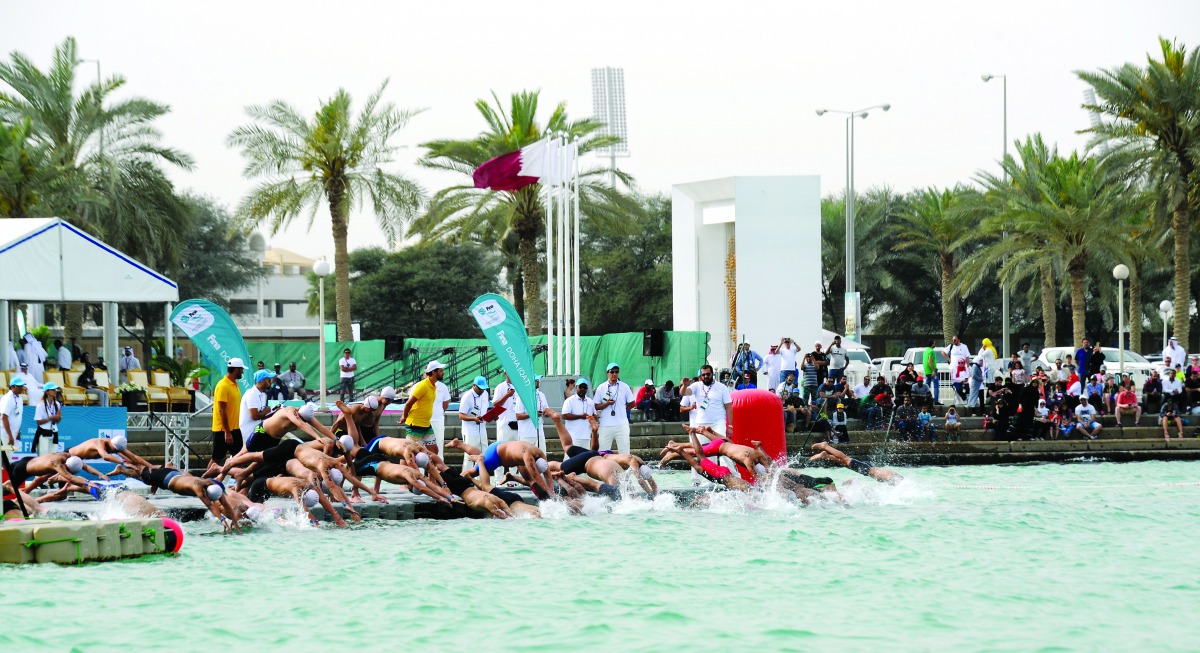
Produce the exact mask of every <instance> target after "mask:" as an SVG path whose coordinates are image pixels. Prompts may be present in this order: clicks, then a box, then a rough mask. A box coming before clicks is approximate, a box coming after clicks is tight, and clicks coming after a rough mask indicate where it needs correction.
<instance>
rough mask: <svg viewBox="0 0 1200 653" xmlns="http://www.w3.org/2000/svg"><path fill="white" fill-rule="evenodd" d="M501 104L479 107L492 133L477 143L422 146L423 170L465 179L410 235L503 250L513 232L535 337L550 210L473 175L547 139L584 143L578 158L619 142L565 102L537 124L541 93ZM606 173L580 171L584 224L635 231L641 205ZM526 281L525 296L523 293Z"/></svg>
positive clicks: (521, 302) (533, 193)
mask: <svg viewBox="0 0 1200 653" xmlns="http://www.w3.org/2000/svg"><path fill="white" fill-rule="evenodd" d="M492 97H493V99H494V100H495V105H494V106H493V105H491V104H488V102H487V101H486V100H482V99H481V100H478V101H476V103H475V108H476V109H478V111H479V113H480V114H481V115H482V116H483V119H484V122H485V123H486V124H487V130H486V131H484V132H482V133H480V134H479V135H478V136H476V137H475V138H473V139H471V140H436V141H430V142H428V143H424V144H422V147H424V148H425V149H426V153H425V155H424V156H423V157H422V158H421V160H420V165H422V166H425V167H427V168H432V169H435V170H446V171H449V172H455V173H458V174H460V175H464V176H465V177H466V179H464V180H463V183H462V184H459V185H454V186H450V187H448V188H445V189H443V190H441V191H439V192H438V193H436V194H435V195H434V196H433V197H432V198H431V199H430V201H429V205H428V208H427V210H426V212H425V214H424V215H422V216H421V217H420V218H418V219H417V220H416V221H414V222H413V224H412V226H411V227H410V229H409V233H410V234H411V235H419V236H421V238H423V239H443V240H452V241H456V242H468V241H470V240H471V239H472V238H479V239H480V240H481V241H483V242H486V243H487V244H489V245H492V246H497V247H501V246H503V244H504V243H505V241H506V240H507V236H508V234H509V233H512V234H515V235H516V238H517V244H518V251H519V256H520V264H521V265H520V275H519V276H518V275H513V274H509V275H508V276H509V283H510V284H512V285H513V290H514V300H515V304H516V306H515V307H516V309H517V310H518V312H520V313H521V314H522V315H523V316H524V318H525V324H526V326H527V327H528V328H529V329H530V331H531V332H535V333H537V332H542V331H544V325H543V324H542V320H541V317H540V316H542V315H544V314H545V313H546V305H545V303H544V302H543V300H542V296H541V292H542V286H541V282H542V276H541V267H542V265H544V263H542V264H539V263H538V238H539V237H542V236H544V235H545V207H544V206H543V202H542V197H541V195H540V193H539V190H540V188H541V186H540V185H539V184H534V185H532V186H526V187H524V188H521V189H520V190H516V191H503V192H497V191H491V190H487V189H479V188H475V185H474V181H473V180H472V179H471V175H472V173H474V171H475V169H476V168H478V167H479V166H480V165H483V163H485V162H486V161H488V160H489V159H492V158H494V157H496V156H499V155H501V154H507V153H509V152H513V151H516V150H518V149H520V148H522V147H524V146H526V145H529V144H531V143H534V142H537V141H538V140H540V139H541V138H542V136H543V135H544V134H547V133H561V134H566V135H567V136H568V137H570V138H572V139H576V140H578V142H579V153H580V154H581V155H582V154H586V153H588V152H591V151H594V150H603V149H606V148H608V147H610V146H612V145H614V144H616V143H618V142H619V139H618V138H616V137H613V136H606V135H603V134H602V133H600V132H601V128H602V127H603V124H602V123H600V122H599V121H597V120H595V119H592V118H587V119H583V120H576V121H571V120H569V119H568V118H567V110H566V104H565V103H560V104H559V105H558V106H556V107H555V108H554V111H552V112H551V114H550V117H549V118H548V119H547V120H546V122H545V123H544V126H543V124H542V123H541V122H539V121H538V119H537V108H538V92H537V91H524V92H521V93H515V94H513V96H512V97H511V99H510V102H509V105H508V106H507V107H505V106H504V104H503V103H502V102H501V101H500V98H499V97H496V96H495V94H493V95H492ZM610 173H612V171H610V170H609V169H608V168H603V167H593V168H589V169H586V170H582V171H581V172H580V188H579V198H580V211H581V217H583V218H584V220H585V221H588V220H607V221H609V222H610V223H613V224H614V225H615V224H629V222H630V221H631V219H636V218H639V217H640V213H639V212H640V210H641V207H640V205H639V204H638V202H637V201H636V199H635V198H633V197H631V196H629V195H627V194H625V193H623V192H621V191H619V190H618V189H616V188H612V187H611V186H610V185H609V175H610ZM612 174H615V175H616V177H617V178H618V179H619V180H620V181H621V182H622V183H623V184H625V185H626V186H629V185H631V184H632V178H631V177H629V175H627V174H625V173H623V172H621V171H615V173H612ZM518 282H520V284H521V291H522V292H520V293H518V292H517V284H518Z"/></svg>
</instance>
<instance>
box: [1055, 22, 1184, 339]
mask: <svg viewBox="0 0 1200 653" xmlns="http://www.w3.org/2000/svg"><path fill="white" fill-rule="evenodd" d="M1159 46H1160V48H1161V49H1162V59H1161V60H1156V59H1153V58H1151V57H1147V61H1146V66H1145V67H1144V68H1143V67H1140V66H1136V65H1134V64H1132V63H1128V64H1125V65H1124V66H1121V67H1119V68H1113V69H1110V70H1100V71H1098V72H1085V71H1077V72H1076V74H1077V75H1078V76H1079V78H1080V79H1082V80H1083V81H1085V82H1087V83H1088V84H1090V85H1091V86H1092V88H1094V89H1095V91H1096V96H1097V99H1098V102H1097V104H1094V105H1085V108H1086V109H1089V110H1091V111H1094V112H1096V113H1098V114H1101V115H1104V116H1107V117H1109V118H1111V119H1112V120H1111V122H1101V123H1099V124H1098V125H1096V126H1094V127H1092V128H1091V129H1087V130H1084V131H1086V132H1091V133H1092V134H1093V135H1094V137H1093V140H1092V143H1093V144H1095V145H1103V146H1104V147H1105V148H1106V149H1107V155H1106V158H1107V159H1108V160H1109V161H1110V165H1111V166H1113V168H1114V169H1115V170H1124V171H1125V173H1126V174H1128V175H1130V176H1132V177H1135V178H1140V179H1143V180H1145V181H1148V182H1150V183H1151V184H1152V185H1153V186H1154V187H1155V188H1156V191H1157V192H1156V199H1157V202H1159V203H1160V205H1161V207H1162V208H1163V209H1164V210H1165V212H1166V213H1168V214H1170V215H1171V229H1172V236H1173V238H1174V241H1175V243H1174V244H1175V253H1174V256H1173V260H1174V263H1175V306H1177V307H1185V308H1177V309H1176V310H1175V336H1176V337H1178V338H1179V340H1180V342H1182V343H1184V347H1185V348H1186V347H1187V346H1188V342H1189V336H1190V329H1191V324H1190V318H1191V310H1190V309H1188V308H1186V307H1190V306H1191V302H1192V297H1191V276H1190V275H1191V252H1190V239H1191V231H1192V228H1193V227H1194V225H1195V223H1196V220H1197V218H1200V120H1197V115H1198V114H1200V48H1197V49H1193V50H1192V51H1191V52H1188V51H1187V48H1186V47H1185V46H1183V45H1182V44H1177V43H1175V42H1172V41H1168V40H1166V39H1163V38H1160V39H1159Z"/></svg>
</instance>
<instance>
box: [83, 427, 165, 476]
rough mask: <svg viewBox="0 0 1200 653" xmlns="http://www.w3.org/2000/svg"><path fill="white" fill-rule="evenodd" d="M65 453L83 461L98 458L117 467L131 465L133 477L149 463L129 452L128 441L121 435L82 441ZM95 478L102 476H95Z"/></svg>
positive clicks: (85, 467)
mask: <svg viewBox="0 0 1200 653" xmlns="http://www.w3.org/2000/svg"><path fill="white" fill-rule="evenodd" d="M67 453H69V454H71V455H72V456H79V457H80V458H82V459H83V460H85V461H87V460H95V459H97V458H99V459H101V460H106V461H108V462H110V463H116V464H117V465H119V466H123V465H132V466H133V470H134V471H135V474H134V476H136V475H137V473H136V472H140V471H141V468H143V467H149V466H150V463H148V462H146V461H145V459H143V458H142V457H141V456H139V455H137V454H135V453H133V452H132V451H130V450H129V439H128V438H126V437H125V436H123V435H118V436H116V437H113V438H92V439H90V440H84V441H83V442H80V443H79V444H77V445H75V446H73V447H71V448H70V449H68V450H67ZM84 469H85V470H88V468H87V466H84ZM88 471H89V473H92V474H96V472H93V471H91V470H88ZM114 475H115V474H114ZM96 476H102V475H101V474H96ZM104 479H105V480H108V477H104Z"/></svg>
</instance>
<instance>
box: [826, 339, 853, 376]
mask: <svg viewBox="0 0 1200 653" xmlns="http://www.w3.org/2000/svg"><path fill="white" fill-rule="evenodd" d="M825 353H826V354H828V355H829V377H830V378H832V379H833V380H834V381H840V380H842V379H844V378H846V363H848V362H849V356H850V354H849V353H848V352H847V351H846V348H845V347H843V346H842V337H841V336H834V337H833V342H832V343H830V344H829V347H828V348H826V349H825Z"/></svg>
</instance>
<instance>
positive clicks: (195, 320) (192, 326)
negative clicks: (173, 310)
mask: <svg viewBox="0 0 1200 653" xmlns="http://www.w3.org/2000/svg"><path fill="white" fill-rule="evenodd" d="M171 321H172V322H174V323H175V326H177V327H179V328H180V330H182V331H183V332H184V333H186V334H187V335H188V337H189V338H191V337H194V336H195V335H196V334H197V333H200V332H201V331H203V330H205V329H207V328H208V327H210V326H212V325H213V322H214V321H215V320H214V319H213V316H212V313H209V312H208V311H207V310H206V309H204V308H202V307H200V306H193V307H191V308H189V309H188V310H186V311H184V312H182V313H180V314H179V315H176V316H175V318H174V319H172V320H171Z"/></svg>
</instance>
